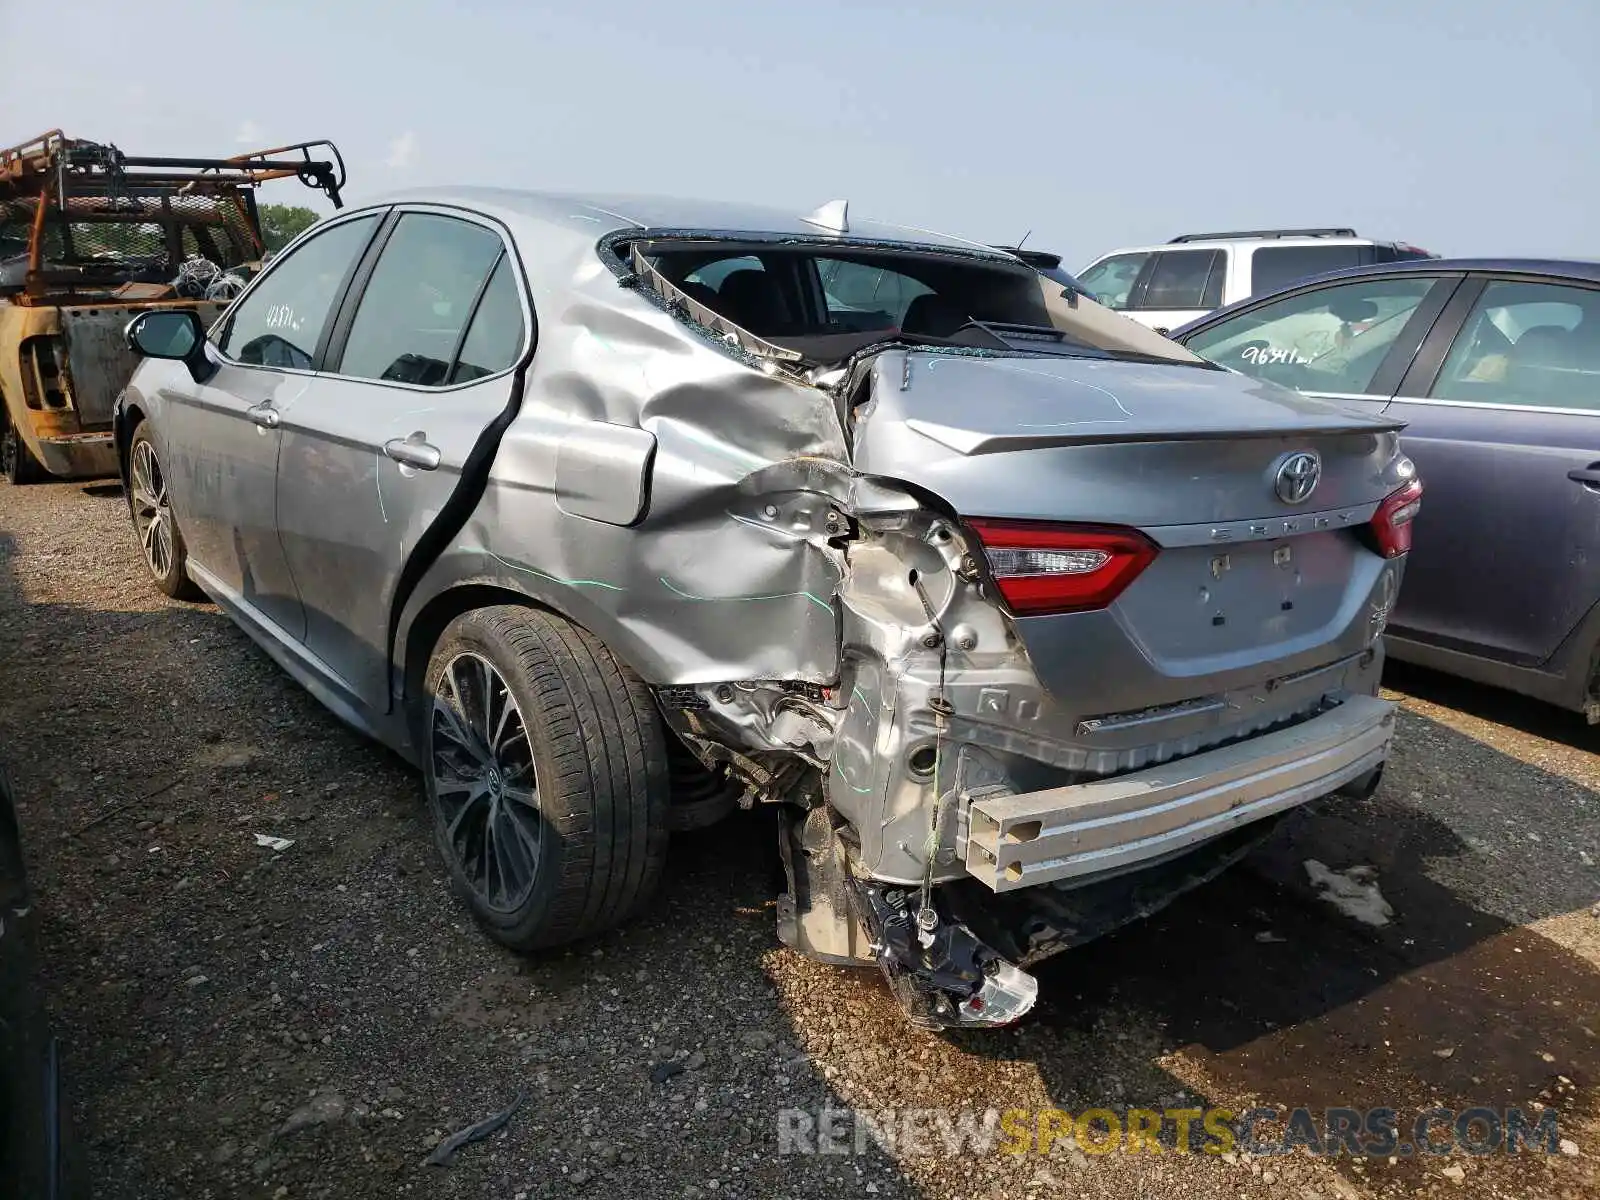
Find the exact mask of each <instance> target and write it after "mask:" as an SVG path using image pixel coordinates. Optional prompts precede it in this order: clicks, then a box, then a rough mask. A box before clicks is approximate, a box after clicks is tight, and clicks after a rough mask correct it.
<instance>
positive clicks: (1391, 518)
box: [1372, 479, 1422, 558]
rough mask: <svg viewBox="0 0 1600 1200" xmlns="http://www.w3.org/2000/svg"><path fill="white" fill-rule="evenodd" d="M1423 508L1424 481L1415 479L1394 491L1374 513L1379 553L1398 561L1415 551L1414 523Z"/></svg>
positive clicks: (1373, 525) (1373, 527)
mask: <svg viewBox="0 0 1600 1200" xmlns="http://www.w3.org/2000/svg"><path fill="white" fill-rule="evenodd" d="M1421 507H1422V480H1420V479H1413V480H1412V481H1411V482H1410V483H1408V484H1406V485H1405V486H1404V487H1401V488H1399V489H1398V490H1396V491H1393V492H1390V493H1389V495H1388V496H1387V497H1386V498H1385V499H1384V502H1383V503H1382V504H1380V505H1378V511H1377V512H1375V513H1373V514H1372V536H1373V538H1374V539H1375V540H1376V541H1377V543H1378V553H1379V554H1381V555H1383V556H1384V557H1385V558H1398V557H1399V556H1400V555H1402V554H1404V553H1406V552H1407V551H1408V550H1410V549H1411V523H1412V521H1413V520H1414V519H1415V518H1416V515H1417V510H1418V509H1420V508H1421Z"/></svg>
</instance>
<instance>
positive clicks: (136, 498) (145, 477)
mask: <svg viewBox="0 0 1600 1200" xmlns="http://www.w3.org/2000/svg"><path fill="white" fill-rule="evenodd" d="M128 509H129V511H130V512H132V514H133V529H134V532H135V533H137V534H138V535H139V548H140V549H141V550H143V551H144V565H145V567H146V568H147V569H148V570H149V572H150V578H151V580H152V581H153V582H154V583H155V585H156V587H158V588H159V589H161V591H163V592H164V593H166V594H167V595H168V596H171V597H172V598H173V599H174V600H203V599H205V593H203V592H202V591H201V590H200V589H199V588H198V587H196V586H195V583H194V581H193V580H192V579H190V578H189V571H188V563H189V552H188V549H187V548H186V547H185V546H184V544H183V535H182V534H181V533H179V532H178V523H177V521H175V520H174V519H173V516H172V505H171V503H170V502H169V500H168V498H167V476H166V473H165V472H164V471H162V469H161V457H160V454H159V452H158V451H157V450H156V444H155V441H154V440H153V439H152V438H151V436H150V427H149V426H148V425H140V426H139V428H137V429H135V430H134V431H133V441H132V442H130V443H129V445H128Z"/></svg>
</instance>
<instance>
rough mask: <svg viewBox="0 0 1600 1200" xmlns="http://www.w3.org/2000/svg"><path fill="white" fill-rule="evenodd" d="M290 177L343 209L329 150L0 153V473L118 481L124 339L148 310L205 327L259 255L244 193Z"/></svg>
mask: <svg viewBox="0 0 1600 1200" xmlns="http://www.w3.org/2000/svg"><path fill="white" fill-rule="evenodd" d="M285 178H295V179H299V180H300V182H302V183H304V184H306V185H307V186H309V187H314V188H317V189H319V190H320V191H322V192H323V193H324V194H325V195H327V197H328V198H329V199H330V200H331V201H332V202H333V204H334V206H335V207H338V206H339V205H340V203H341V200H340V193H341V189H342V188H343V186H344V181H345V172H344V162H343V160H342V159H341V158H340V155H339V151H338V149H337V148H336V147H335V146H334V145H333V143H332V142H328V141H315V142H301V143H297V144H295V145H292V146H280V147H277V148H275V149H270V150H262V151H255V152H252V153H249V154H242V155H236V156H233V157H229V158H150V157H135V156H132V155H127V154H124V153H122V151H120V150H118V149H117V148H116V147H115V146H111V145H104V144H100V143H97V142H90V141H84V140H82V139H78V138H69V137H67V136H65V135H64V134H63V133H62V132H61V131H60V130H59V129H55V130H51V131H50V132H49V133H46V134H43V135H41V136H39V137H36V138H33V139H31V140H29V141H26V142H23V143H21V144H20V145H17V146H12V147H10V148H9V149H5V150H0V473H3V474H4V476H5V477H6V479H7V480H9V481H10V482H12V483H29V482H32V481H34V480H38V479H42V478H46V477H49V476H52V475H54V476H61V477H65V478H88V477H93V476H97V475H112V474H115V473H116V470H117V452H116V447H115V446H114V445H113V444H112V441H111V408H112V405H113V404H114V403H115V401H116V397H117V393H118V392H119V391H121V390H122V386H123V385H124V384H125V383H126V382H127V379H128V376H129V375H130V374H131V373H132V372H133V368H134V365H135V358H134V355H133V353H132V352H131V351H130V350H129V349H128V348H127V345H126V343H125V341H124V339H123V330H124V329H125V328H126V326H127V324H128V322H129V321H130V320H131V319H132V318H133V317H134V316H135V315H136V314H138V313H139V312H141V311H144V310H146V309H151V308H169V307H176V308H190V309H194V310H195V311H196V312H197V313H198V314H199V316H200V318H201V320H202V321H205V322H207V323H209V322H210V321H211V320H212V319H213V318H215V317H216V316H217V315H219V314H220V313H221V312H222V309H223V308H224V307H225V306H226V304H227V302H228V301H229V300H231V299H232V298H233V296H234V295H236V294H237V292H238V291H239V290H240V289H241V288H242V286H243V283H244V281H245V280H246V279H247V278H248V277H249V276H250V274H251V273H252V272H253V270H254V269H255V268H256V267H257V266H258V265H259V264H260V261H261V258H262V254H263V250H264V247H263V242H262V234H261V222H260V219H259V216H258V213H257V210H256V200H255V189H256V188H257V187H258V186H260V185H261V184H262V183H265V182H267V181H268V180H272V179H285Z"/></svg>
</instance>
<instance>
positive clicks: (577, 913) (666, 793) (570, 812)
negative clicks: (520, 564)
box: [418, 605, 671, 951]
mask: <svg viewBox="0 0 1600 1200" xmlns="http://www.w3.org/2000/svg"><path fill="white" fill-rule="evenodd" d="M484 663H487V664H488V666H489V667H491V668H492V669H493V672H494V673H495V674H496V675H497V676H498V680H499V682H498V683H493V682H491V681H490V678H489V674H488V673H487V672H485V671H484V670H483V664H484ZM447 676H448V678H447ZM475 679H476V680H480V681H481V682H478V683H475V682H474V680H475ZM475 693H481V694H482V695H483V696H487V697H489V699H488V700H487V701H482V700H477V699H474V695H475ZM507 694H509V697H510V698H511V699H512V700H514V701H515V711H513V712H509V713H508V712H507V710H506V708H505V707H504V706H503V704H502V705H501V706H500V707H499V708H498V710H497V708H496V699H499V700H501V701H503V700H504V698H505V697H506V695H507ZM423 704H424V705H425V710H424V712H423V713H422V714H421V717H420V720H419V722H418V728H420V730H421V731H422V745H421V751H422V760H423V772H424V776H425V780H426V788H427V796H428V807H429V809H430V811H431V813H432V817H433V828H434V841H435V844H436V845H437V846H438V849H439V854H440V856H441V857H442V858H443V859H444V862H445V866H446V868H447V869H448V870H449V872H450V878H451V881H452V883H453V885H454V886H455V889H456V891H457V892H458V893H459V894H460V895H461V896H462V898H463V899H464V900H465V901H466V902H467V904H468V906H469V907H470V908H471V909H472V913H473V915H474V917H475V918H476V919H477V920H478V922H479V924H480V925H482V926H483V927H484V929H486V930H487V931H488V933H489V934H490V936H491V937H493V938H495V940H497V941H499V942H502V943H504V944H505V945H507V946H510V947H512V948H513V949H515V950H521V951H529V950H538V949H544V948H547V947H551V946H559V945H562V944H565V943H567V942H571V941H574V940H576V939H578V938H582V937H586V936H589V935H591V934H596V933H599V932H601V931H603V930H606V929H610V928H612V927H613V926H615V925H617V924H619V923H620V922H622V921H624V920H626V919H627V918H628V917H630V916H632V915H633V914H634V913H636V912H637V911H638V910H639V908H640V907H641V906H642V905H643V904H644V903H645V902H646V901H647V900H648V899H649V898H650V896H651V895H652V893H653V892H654V891H655V888H656V885H657V884H658V882H659V881H660V878H661V870H662V866H663V864H664V863H665V861H666V847H667V814H668V808H669V803H670V793H671V787H670V782H669V781H670V774H669V770H668V765H667V752H666V741H665V731H664V730H663V728H662V725H661V718H660V715H659V713H658V712H657V711H656V708H655V704H654V702H653V700H652V698H651V695H650V691H649V689H648V688H647V687H646V686H645V685H644V683H643V682H642V681H641V680H640V679H639V678H638V676H636V675H635V674H634V673H633V672H632V671H630V670H629V669H628V668H627V667H626V666H624V665H623V664H622V663H620V662H618V661H617V659H616V658H615V657H613V656H612V654H611V652H610V651H609V650H607V649H606V647H605V646H604V645H603V644H602V643H601V642H600V641H599V640H598V639H597V638H595V637H594V636H593V635H592V634H590V633H589V632H587V631H586V630H583V629H580V628H578V627H577V626H576V625H573V624H571V623H570V622H568V621H565V620H563V619H562V618H560V617H557V616H555V615H553V614H550V613H546V612H543V611H541V610H538V609H531V608H522V607H517V606H514V605H504V606H496V607H493V608H482V609H477V610H475V611H473V612H469V613H467V614H465V615H463V616H461V617H458V618H456V620H455V621H453V622H452V623H451V624H450V625H449V627H448V628H446V630H445V631H444V634H443V636H442V637H441V638H440V639H439V643H438V645H437V646H435V647H434V651H433V655H432V657H431V659H430V660H429V663H428V672H427V677H426V689H425V692H424V695H423ZM497 711H498V712H499V714H500V715H499V717H498V718H496V717H495V716H494V714H495V713H496V712H497ZM462 716H464V717H465V722H466V725H467V726H468V727H470V732H471V736H472V738H473V739H475V740H476V742H477V745H478V749H479V750H480V751H487V750H488V747H489V744H490V743H494V749H493V750H492V751H489V757H487V758H484V757H482V755H480V756H479V757H478V758H476V759H474V757H473V752H472V751H470V750H465V749H463V747H464V746H465V742H463V741H462V740H460V739H461V737H462V734H463V732H464V730H463V726H462V725H461V724H460V723H459V721H460V718H461V717H462ZM517 721H520V724H521V726H522V729H523V731H524V734H525V736H523V735H519V734H518V733H517V732H516V731H515V722H517ZM480 723H481V724H482V726H483V727H484V729H486V730H487V729H488V728H489V727H490V726H491V725H492V726H494V728H495V729H496V731H497V733H495V734H489V735H487V736H485V735H484V734H482V733H479V732H477V729H476V726H477V725H478V724H480ZM502 729H504V730H506V731H507V732H505V733H504V734H503V735H502V734H499V732H498V731H500V730H502ZM530 767H531V786H530V787H527V788H524V787H523V786H522V784H523V782H525V781H527V780H528V774H527V772H528V770H529V768H530ZM474 771H479V772H480V774H478V775H474ZM491 781H492V782H491ZM480 787H481V789H483V791H482V795H481V797H480V798H479V799H477V800H474V799H472V798H471V797H472V796H475V795H478V794H479V790H480ZM491 788H492V790H489V789H491ZM524 793H525V794H524ZM463 795H466V796H467V797H468V798H467V799H465V800H460V799H459V798H460V797H461V796H463ZM513 796H516V797H517V799H515V800H514V799H513ZM474 806H476V807H474ZM467 809H470V810H471V811H470V812H469V813H467V815H465V816H462V815H461V814H462V813H463V810H467ZM456 817H460V820H459V822H458V824H457V826H456V832H455V834H454V835H453V834H452V832H451V822H452V819H453V818H456ZM480 821H481V823H482V824H483V825H484V826H485V827H487V826H488V825H489V824H491V823H493V824H494V826H495V828H496V829H498V830H500V836H499V838H498V845H499V846H500V847H508V846H509V847H515V848H516V855H515V857H516V859H517V860H518V861H517V862H510V861H507V862H501V863H500V866H499V871H498V874H499V880H500V883H501V891H500V894H499V895H498V897H497V896H496V894H495V887H494V884H495V878H494V868H493V867H492V866H489V865H487V864H488V863H489V861H490V858H491V855H490V852H489V850H488V844H489V841H490V839H489V837H488V836H487V834H482V835H479V834H476V833H475V832H474V831H475V830H476V829H477V827H478V825H479V823H480ZM508 828H509V829H511V831H512V833H511V834H510V835H508V834H507V832H506V830H507V829H508ZM504 855H505V858H506V860H510V859H512V858H513V857H514V856H513V855H512V854H511V853H510V851H509V850H506V851H504ZM496 861H498V860H496ZM523 865H525V866H527V867H528V868H529V871H530V878H529V879H528V880H527V881H526V883H525V884H517V886H513V884H515V883H516V879H515V876H516V874H517V870H518V869H519V867H520V866H523ZM508 867H509V868H510V869H508ZM523 887H525V888H526V890H525V891H523V890H521V889H522V888H523Z"/></svg>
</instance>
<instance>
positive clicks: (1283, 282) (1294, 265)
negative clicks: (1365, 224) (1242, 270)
mask: <svg viewBox="0 0 1600 1200" xmlns="http://www.w3.org/2000/svg"><path fill="white" fill-rule="evenodd" d="M1371 261H1372V250H1371V247H1368V246H1258V247H1256V250H1255V253H1254V254H1252V255H1251V256H1250V295H1252V296H1267V295H1270V294H1271V293H1273V292H1278V291H1282V290H1283V289H1284V288H1286V287H1288V286H1289V285H1290V284H1291V283H1299V282H1300V281H1301V280H1302V279H1309V278H1311V276H1313V275H1326V274H1327V273H1328V272H1329V271H1342V270H1344V269H1345V268H1346V267H1363V266H1366V265H1367V263H1369V262H1371Z"/></svg>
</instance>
